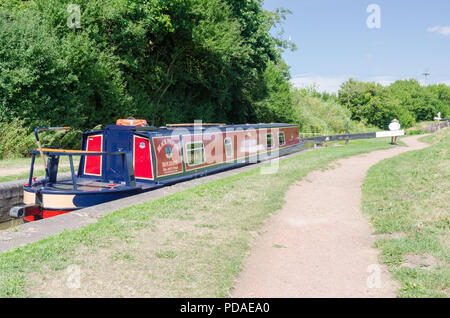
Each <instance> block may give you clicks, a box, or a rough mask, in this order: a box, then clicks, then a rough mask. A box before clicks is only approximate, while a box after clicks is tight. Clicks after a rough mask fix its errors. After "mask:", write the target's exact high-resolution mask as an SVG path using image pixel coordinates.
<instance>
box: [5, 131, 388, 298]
mask: <svg viewBox="0 0 450 318" xmlns="http://www.w3.org/2000/svg"><path fill="white" fill-rule="evenodd" d="M389 147H391V146H390V145H389V144H388V141H387V140H386V139H376V140H364V141H352V142H351V143H350V145H349V146H340V147H329V148H323V149H317V150H315V151H311V152H306V153H302V154H300V155H298V156H295V157H292V158H289V159H285V160H281V161H280V166H279V169H278V171H277V172H276V173H275V174H263V173H261V172H262V171H263V170H262V169H263V168H264V166H263V167H261V168H255V169H252V170H249V171H246V172H243V173H240V174H238V175H235V176H232V177H228V178H225V179H221V180H217V181H214V182H211V183H208V184H205V185H201V186H198V187H195V188H192V189H189V190H186V191H182V192H178V193H175V194H173V195H169V196H166V197H164V198H162V199H158V200H153V201H149V202H146V203H143V204H139V205H136V206H133V207H129V208H126V209H122V210H120V211H116V212H113V213H111V214H109V215H107V216H105V217H103V218H101V219H100V220H99V221H98V222H97V223H95V224H92V225H89V226H86V227H83V228H81V229H78V230H73V231H67V232H63V233H61V234H59V235H55V236H52V237H49V238H47V239H44V240H42V241H39V242H36V243H32V244H28V245H26V246H24V247H21V248H18V249H15V250H11V251H8V252H4V253H1V254H0V296H1V297H18V296H37V297H42V296H52V297H76V296H85V297H94V296H100V297H121V296H126V297H131V296H142V297H225V296H228V295H229V293H230V291H231V288H232V286H233V282H234V278H235V276H236V275H237V274H238V273H239V271H240V269H241V266H242V263H243V260H244V257H245V256H246V254H247V253H248V251H249V248H250V245H249V243H250V242H251V239H252V237H253V236H254V235H256V234H257V231H258V230H259V229H260V227H261V225H262V224H263V222H264V220H266V219H267V218H268V217H269V216H270V215H271V213H273V212H275V211H277V210H279V209H280V208H281V207H282V205H283V204H284V202H285V200H284V195H285V192H286V191H287V189H288V188H289V187H290V186H291V185H292V184H293V183H294V182H295V181H296V180H300V179H302V177H304V176H306V175H307V174H308V173H309V172H311V171H313V170H317V169H324V168H326V167H327V165H328V164H329V163H331V162H332V161H334V160H337V159H340V158H343V157H349V156H353V155H357V154H361V153H365V152H370V151H373V150H379V149H386V148H389ZM274 248H277V247H274ZM70 265H77V266H79V268H80V273H81V284H80V288H77V289H73V288H68V286H67V283H66V282H67V279H68V277H67V275H68V273H67V269H68V267H69V266H70Z"/></svg>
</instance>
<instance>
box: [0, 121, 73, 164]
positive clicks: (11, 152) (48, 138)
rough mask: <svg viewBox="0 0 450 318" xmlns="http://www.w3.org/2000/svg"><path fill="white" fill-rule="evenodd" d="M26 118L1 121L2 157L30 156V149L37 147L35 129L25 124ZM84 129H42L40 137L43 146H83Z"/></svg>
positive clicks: (71, 147)
mask: <svg viewBox="0 0 450 318" xmlns="http://www.w3.org/2000/svg"><path fill="white" fill-rule="evenodd" d="M24 124H25V123H24V120H19V119H15V120H13V121H11V122H10V123H0V141H1V142H0V159H9V158H21V157H26V156H30V155H31V154H30V152H29V150H30V149H31V148H36V147H37V145H36V139H35V137H34V132H33V129H30V128H28V127H27V126H25V125H24ZM81 135H82V131H81V130H77V129H72V130H69V131H62V130H61V131H42V132H40V133H39V139H40V140H41V144H42V146H43V147H63V148H66V149H80V148H81Z"/></svg>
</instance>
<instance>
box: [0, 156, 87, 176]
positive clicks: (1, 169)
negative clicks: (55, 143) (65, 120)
mask: <svg viewBox="0 0 450 318" xmlns="http://www.w3.org/2000/svg"><path fill="white" fill-rule="evenodd" d="M79 161H80V157H76V156H75V157H73V163H74V167H75V172H76V171H77V169H78V164H79ZM30 165H31V158H21V159H5V160H0V182H8V181H14V180H22V179H28V177H29V175H30V172H29V169H30ZM59 165H60V168H59V170H58V172H59V173H64V172H69V171H70V166H69V157H67V156H61V157H60V162H59ZM34 167H35V170H34V173H33V176H35V177H38V178H39V177H43V176H45V172H44V169H43V164H42V159H41V158H40V157H36V163H35V166H34ZM15 169H20V170H27V171H24V172H20V173H11V171H13V170H15Z"/></svg>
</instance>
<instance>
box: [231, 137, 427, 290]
mask: <svg viewBox="0 0 450 318" xmlns="http://www.w3.org/2000/svg"><path fill="white" fill-rule="evenodd" d="M419 137H421V136H412V137H406V138H403V139H402V141H403V142H405V143H406V144H407V145H408V147H393V148H392V149H389V150H382V151H375V152H372V153H369V154H364V155H358V156H354V157H351V158H347V159H342V160H339V161H337V162H335V163H334V165H333V166H335V167H336V168H334V169H330V170H326V171H315V172H312V173H310V174H309V175H308V176H307V177H306V180H303V181H301V182H298V183H297V184H296V185H295V186H293V187H292V188H291V189H290V190H289V191H288V193H287V194H286V202H287V203H286V204H285V206H284V207H283V209H282V210H281V211H279V212H277V213H276V214H274V215H273V216H272V217H271V218H270V219H269V220H268V221H267V222H266V224H265V225H264V228H263V234H262V235H260V236H259V237H258V238H256V239H255V241H254V242H253V244H252V250H251V253H250V255H249V257H248V258H247V259H246V261H245V262H244V269H243V271H242V272H241V274H240V275H239V276H238V278H237V280H236V283H235V288H234V291H233V293H232V297H252V298H253V297H395V296H396V294H397V288H398V286H397V283H396V282H395V281H393V280H392V279H391V277H390V275H389V272H388V271H387V268H386V267H385V266H382V265H380V264H379V263H378V260H377V255H378V252H377V250H376V249H375V248H374V247H373V243H374V240H375V237H374V236H373V235H372V233H373V229H372V227H371V226H370V224H369V222H368V220H367V219H366V218H365V217H364V216H363V215H362V213H361V210H360V201H361V186H362V183H363V180H364V177H365V175H366V173H367V170H368V169H369V168H370V167H371V166H373V165H374V164H376V163H377V162H379V161H381V160H383V159H386V158H391V157H394V156H396V155H398V154H400V153H403V152H406V151H411V150H417V149H422V148H425V147H427V146H428V145H427V144H425V143H422V142H419V141H418V138H419Z"/></svg>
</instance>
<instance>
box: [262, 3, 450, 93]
mask: <svg viewBox="0 0 450 318" xmlns="http://www.w3.org/2000/svg"><path fill="white" fill-rule="evenodd" d="M371 4H376V5H378V6H379V8H380V28H369V27H368V26H367V23H366V21H367V19H368V17H369V16H370V15H371V13H368V12H367V8H368V6H369V5H371ZM279 7H284V8H286V9H290V10H291V11H292V12H293V14H291V15H288V16H287V19H286V21H285V22H284V24H283V29H284V31H285V34H284V38H286V39H288V38H290V39H291V41H292V42H294V43H295V44H296V45H297V47H298V49H297V51H295V52H285V53H284V54H283V57H284V60H285V61H286V62H287V64H288V65H289V66H290V67H291V74H292V82H293V83H294V85H296V86H305V85H311V84H312V83H316V85H317V86H318V88H319V90H321V91H329V92H335V91H336V90H337V89H338V88H339V85H340V84H341V83H342V82H343V81H345V80H346V79H348V78H349V77H354V78H357V79H359V80H365V81H369V80H370V81H377V82H380V83H382V84H385V85H386V84H390V83H391V82H393V81H395V80H398V79H405V78H416V79H417V80H419V81H420V82H421V83H423V84H425V79H424V76H423V75H422V74H423V73H424V72H425V71H426V70H429V71H430V73H431V76H430V77H429V82H430V83H446V84H447V85H449V86H450V1H449V0H428V1H425V0H423V1H417V0H409V1H407V0H372V1H363V0H265V1H264V8H265V9H269V10H273V9H275V8H279Z"/></svg>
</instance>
